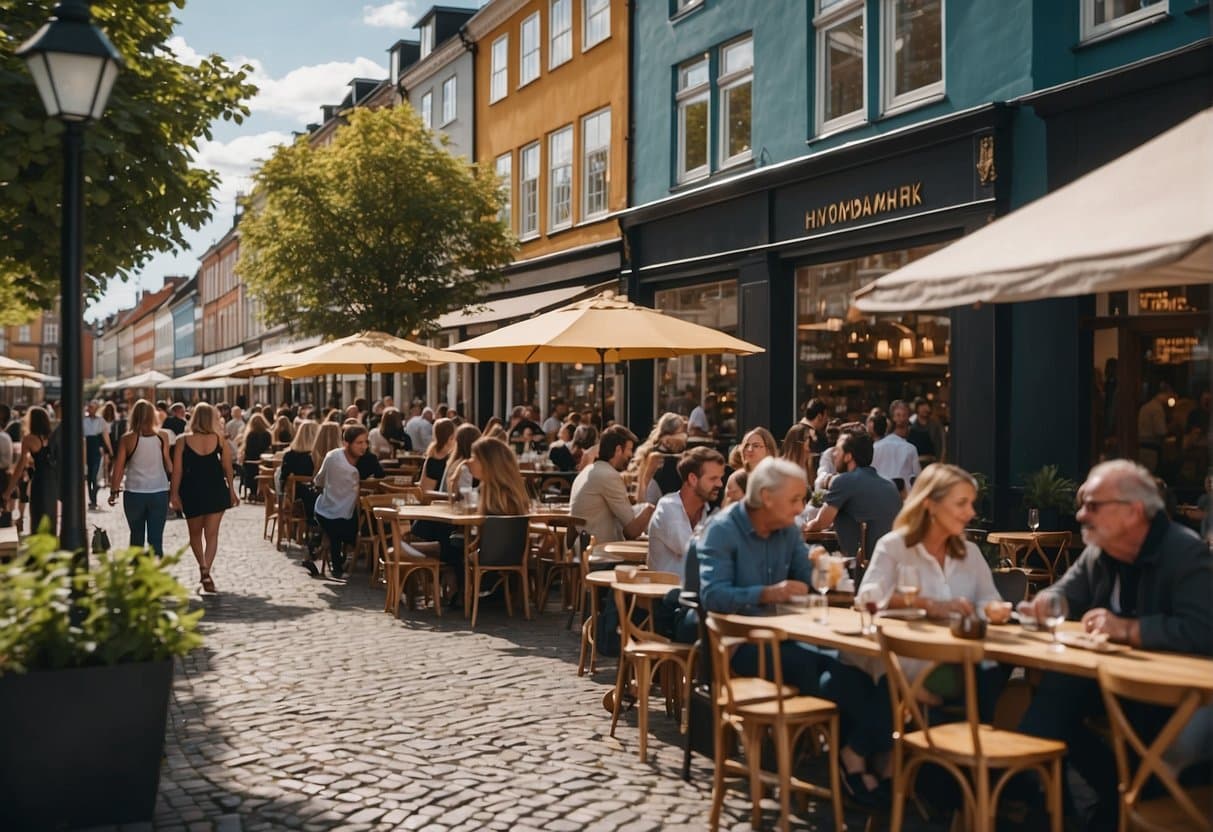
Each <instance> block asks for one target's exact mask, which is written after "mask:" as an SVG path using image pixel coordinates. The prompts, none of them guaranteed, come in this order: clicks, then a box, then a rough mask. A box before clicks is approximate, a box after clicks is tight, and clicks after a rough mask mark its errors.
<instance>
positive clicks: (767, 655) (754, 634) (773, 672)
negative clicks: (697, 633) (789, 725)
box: [706, 613, 787, 716]
mask: <svg viewBox="0 0 1213 832" xmlns="http://www.w3.org/2000/svg"><path fill="white" fill-rule="evenodd" d="M707 619H708V620H707V625H706V626H707V631H708V643H709V645H710V648H711V655H712V677H713V678H712V683H713V684H712V687H713V688H714V689H715V691H716V693H717V699H718V701H720V702H721V707H723V708H724V711H725V713H729V714H731V713H735V712H736V710H737V708H738V706H739V704H740V698H739V697H738V695H737V693H736V692H735V690H734V687H735V685H736V682H737V681H738V680H740V679H746V678H760V679H769V680H771V681H772V682H774V684H775V687H774V691H773V693H774V701H775V702H776V708H777V712H778V714H779V715H780V716H783V711H784V702H783V659H782V658H781V656H780V652H779V645H780V642H783V641H786V640H787V634H786V633H784V632H783V630H780V629H779V628H777V627H768V626H765V625H764V626H760V627H756V626H754V625H752V624H742V623H740V622H736V621H729V620H727V619H725V618H722V617H721V616H718V615H713V614H711V613H708V616H707ZM746 645H753V646H754V647H756V648H757V653H758V671H757V673H756V674H755V676H754V677H748V676H742V675H741V674H738V673H736V672H735V671H734V670H733V656H734V654H736V652H737V651H738V650H739V649H741V648H742V647H744V646H746ZM768 663H769V664H770V665H771V668H770V671H769V672H768V671H767V664H768Z"/></svg>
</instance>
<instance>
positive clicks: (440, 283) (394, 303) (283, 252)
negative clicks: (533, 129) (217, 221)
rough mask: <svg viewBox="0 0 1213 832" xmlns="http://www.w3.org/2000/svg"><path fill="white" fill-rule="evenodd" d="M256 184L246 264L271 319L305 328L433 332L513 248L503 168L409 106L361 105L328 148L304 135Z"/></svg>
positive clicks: (246, 223)
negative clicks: (452, 140)
mask: <svg viewBox="0 0 1213 832" xmlns="http://www.w3.org/2000/svg"><path fill="white" fill-rule="evenodd" d="M254 179H255V184H254V189H253V194H252V197H251V198H250V199H249V200H248V211H247V212H246V214H245V216H244V218H243V219H242V220H241V221H240V262H239V265H238V270H239V272H240V275H241V278H242V279H243V280H244V281H245V283H246V284H247V285H248V286H249V287H250V288H251V290H252V292H253V293H254V295H255V296H257V297H259V298H260V299H261V301H262V304H263V308H264V310H265V313H264V314H265V318H266V323H267V324H270V325H275V324H286V325H287V327H288V328H289V329H291V330H292V331H294V332H299V333H301V334H307V335H321V336H325V337H336V336H342V335H349V334H350V333H352V332H357V331H361V330H367V329H374V330H381V331H384V332H390V333H393V334H396V335H402V336H408V335H411V334H413V333H426V332H428V331H430V330H432V328H433V322H434V320H435V319H436V318H437V317H438V316H439V315H442V314H444V313H446V312H450V311H453V310H456V309H460V308H462V307H465V306H469V305H474V304H475V303H476V302H477V300H479V299H480V297H481V296H482V294H483V292H484V290H485V288H486V287H487V286H489V285H491V284H493V283H495V282H498V280H499V277H498V274H499V270H500V269H501V268H502V267H503V266H505V265H506V264H508V263H509V262H510V259H511V257H512V256H513V253H514V250H515V245H516V244H515V241H514V239H513V237H512V236H511V235H510V233H509V232H508V230H507V229H506V227H505V225H504V224H503V223H502V222H501V221H500V220H498V219H497V212H498V210H499V209H500V207H501V200H502V196H501V190H500V187H499V183H498V181H497V177H496V175H495V174H494V173H493V172H492V171H491V170H489V169H487V168H483V167H481V166H477V165H471V164H469V163H468V162H466V161H464V160H462V159H457V158H455V157H454V156H452V155H451V154H450V153H448V152H447V151H446V150H445V149H444V148H443V147H442V146H439V145H437V144H435V142H434V141H433V136H432V134H431V133H430V131H429V130H427V129H426V128H425V126H424V125H423V124H422V123H421V119H420V118H419V117H418V116H417V114H416V113H415V112H414V111H413V110H412V109H411V108H409V107H403V106H402V107H393V108H383V109H376V110H370V109H365V108H360V109H356V110H354V111H353V112H352V113H351V114H350V116H349V123H348V124H346V125H344V126H343V127H341V128H340V129H338V130H337V132H336V133H335V135H334V137H333V141H332V142H331V143H330V144H327V145H320V144H312V143H311V142H309V140H308V139H307V138H306V137H301V138H300V139H298V140H297V141H296V142H295V143H294V144H293V145H291V146H287V147H281V148H279V149H278V151H277V152H276V153H275V154H274V155H273V157H271V158H270V159H269V160H268V161H267V162H266V163H265V164H264V165H263V166H262V167H261V169H260V171H258V173H257V174H256V175H255V177H254Z"/></svg>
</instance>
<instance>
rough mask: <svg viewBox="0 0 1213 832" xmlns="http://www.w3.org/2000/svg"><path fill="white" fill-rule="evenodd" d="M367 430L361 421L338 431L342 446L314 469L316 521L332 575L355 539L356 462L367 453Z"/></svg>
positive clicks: (339, 572)
mask: <svg viewBox="0 0 1213 832" xmlns="http://www.w3.org/2000/svg"><path fill="white" fill-rule="evenodd" d="M366 434H367V432H366V428H364V427H362V426H361V425H350V426H349V427H347V428H346V429H345V431H344V432H343V433H342V435H341V445H342V446H341V447H340V448H334V449H333V450H331V451H329V452H328V453H327V454H325V456H324V461H323V462H322V463H321V464H320V470H319V471H317V472H316V477H315V482H316V487H317V488H319V489H320V493H319V495H317V497H316V505H315V512H316V521H317V522H318V523H319V524H320V527H321V528H322V529H324V533H325V534H326V535H328V538H329V546H330V555H329V563H330V564H332V569H333V577H334V578H340V577H341V576H342V575H343V574H344V573H345V547H346V546H353V545H355V544H356V543H357V541H358V496H359V487H360V483H361V477H359V475H358V468H357V463H358V458H359V457H361V456H362V455H363V454H365V453H366V449H367V439H366ZM309 563H310V561H309ZM313 568H314V565H313ZM309 571H310V570H309Z"/></svg>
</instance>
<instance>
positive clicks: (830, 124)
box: [813, 0, 870, 136]
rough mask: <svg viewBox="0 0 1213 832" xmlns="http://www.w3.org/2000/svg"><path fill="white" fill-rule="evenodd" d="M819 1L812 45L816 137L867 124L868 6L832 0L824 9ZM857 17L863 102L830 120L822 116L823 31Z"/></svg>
mask: <svg viewBox="0 0 1213 832" xmlns="http://www.w3.org/2000/svg"><path fill="white" fill-rule="evenodd" d="M822 2H823V0H817V4H818V5H817V15H816V16H815V17H814V18H813V30H814V43H815V46H816V49H815V51H816V53H817V56H816V60H815V62H814V63H815V64H816V67H815V69H816V74H815V81H814V88H815V89H814V98H815V99H816V104H815V108H814V109H815V110H816V112H815V114H814V115H815V117H816V118H815V122H816V124H817V131H816V135H817V136H824V135H828V134H830V133H837V132H839V131H841V130H849V129H850V128H852V127H858V126H860V125H863V124H867V123H868V63H869V61H868V33H869V31H870V29H869V28H868V8H867V5H868V4H867V3H866V2H864V0H833V2H832V3H830V5H829V6H828V7H826V8H824V9H823V8H822ZM855 17H858V18H859V19H860V25H861V27H862V28H863V57H862V59H861V64H862V66H863V81H862V86H863V103H862V104H861V105H860V107H859V108H858V109H856V110H852V111H851V112H849V113H844V114H843V115H840V116H835V117H834V118H832V119H828V120H827V118H826V99H827V98H828V95H827V90H826V84H827V83H828V78H827V77H826V62H827V55H826V33H827V32H829V31H830V30H831V29H834V28H836V27H837V26H839V25H841V24H843V23H847V22H848V21H850V20H851V19H852V18H855Z"/></svg>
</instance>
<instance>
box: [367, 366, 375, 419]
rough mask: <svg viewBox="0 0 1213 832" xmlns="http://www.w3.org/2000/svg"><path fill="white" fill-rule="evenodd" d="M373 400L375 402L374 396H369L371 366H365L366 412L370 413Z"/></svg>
mask: <svg viewBox="0 0 1213 832" xmlns="http://www.w3.org/2000/svg"><path fill="white" fill-rule="evenodd" d="M374 400H375V397H374V395H372V394H371V365H370V364H367V365H366V409H367V410H368V411H370V409H371V402H373V401H374Z"/></svg>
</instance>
